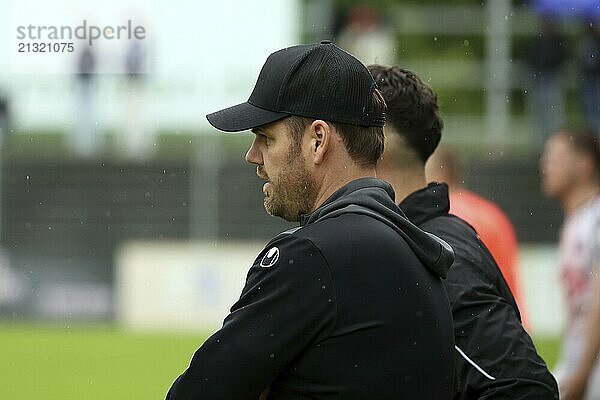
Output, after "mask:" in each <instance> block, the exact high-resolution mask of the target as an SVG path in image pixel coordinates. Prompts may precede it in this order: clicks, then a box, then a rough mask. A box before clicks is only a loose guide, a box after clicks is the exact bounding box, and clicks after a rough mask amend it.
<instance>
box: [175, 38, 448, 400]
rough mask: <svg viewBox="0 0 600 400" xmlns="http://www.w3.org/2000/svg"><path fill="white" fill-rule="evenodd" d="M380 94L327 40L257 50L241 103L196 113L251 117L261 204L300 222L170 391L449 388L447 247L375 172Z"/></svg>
mask: <svg viewBox="0 0 600 400" xmlns="http://www.w3.org/2000/svg"><path fill="white" fill-rule="evenodd" d="M384 111H385V103H384V101H383V99H382V97H381V94H380V92H379V91H378V90H377V89H376V87H375V82H374V81H373V78H372V77H371V75H370V74H369V72H368V70H367V69H366V67H365V66H364V65H363V64H361V63H360V62H359V61H358V60H357V59H355V58H354V57H353V56H351V55H349V54H348V53H346V52H344V51H343V50H341V49H339V48H338V47H336V46H335V45H333V44H331V43H330V42H321V43H320V44H311V45H299V46H293V47H289V48H286V49H283V50H280V51H278V52H275V53H273V54H271V56H269V58H268V59H267V61H266V63H265V65H264V66H263V68H262V71H261V73H260V75H259V77H258V81H257V83H256V86H255V87H254V91H253V92H252V94H251V96H250V98H249V100H248V101H247V102H246V103H243V104H240V105H237V106H234V107H231V108H228V109H225V110H221V111H218V112H216V113H213V114H209V115H208V116H207V118H208V120H209V122H210V123H211V124H212V125H213V126H215V127H216V128H218V129H220V130H223V131H228V132H233V131H242V130H246V129H252V131H253V132H254V134H255V138H254V142H253V144H252V146H251V148H250V150H249V151H248V153H247V155H246V159H247V161H248V162H250V163H252V164H255V165H256V166H257V171H256V172H257V174H258V176H259V177H261V178H263V179H264V180H265V181H266V183H265V184H264V186H263V192H264V195H265V199H264V205H265V208H266V210H267V212H269V213H270V214H272V215H276V216H280V217H282V218H284V219H286V220H290V221H299V222H300V226H299V227H298V228H295V229H292V230H290V231H287V232H284V233H282V234H280V235H278V236H276V237H275V238H274V239H272V240H271V241H270V242H269V243H268V244H267V245H266V247H265V248H264V250H263V251H262V252H260V253H259V255H258V257H257V258H256V260H255V261H254V264H253V265H252V267H251V268H250V271H249V273H248V277H247V280H246V285H245V287H244V289H243V291H242V294H241V297H240V299H239V301H238V302H236V303H235V304H234V305H233V307H232V308H231V313H230V314H229V315H228V316H227V317H226V318H225V321H224V324H223V327H222V328H221V329H220V330H219V331H217V332H216V333H215V334H214V335H212V336H211V337H210V338H208V339H207V340H206V342H205V343H204V344H203V345H202V346H201V347H200V348H199V349H198V350H197V351H196V353H195V354H194V357H193V358H192V360H191V362H190V366H189V367H188V369H187V370H186V371H185V372H184V373H183V374H182V375H181V376H180V377H179V378H178V379H177V380H176V381H175V383H174V384H173V386H172V387H171V389H170V391H169V394H168V395H167V398H169V399H173V400H175V399H177V400H179V399H210V400H216V399H224V400H225V399H226V400H240V399H252V400H256V399H257V398H258V397H259V395H261V393H262V398H268V399H334V398H335V399H346V400H351V399H378V400H387V399H390V400H391V399H394V400H395V399H400V398H406V399H423V400H428V399H431V400H433V399H436V400H437V399H449V398H450V397H451V389H452V379H453V375H454V354H453V350H454V349H453V345H454V344H453V335H452V322H451V315H450V308H449V304H448V299H447V296H446V293H445V291H444V288H443V285H442V282H441V279H440V277H441V276H445V274H446V272H447V269H448V267H449V265H450V264H451V262H452V250H451V249H450V248H449V247H448V246H447V244H446V243H445V242H443V241H441V240H439V239H437V238H436V237H434V236H432V235H430V234H428V233H425V232H424V231H421V230H420V229H418V228H417V227H416V226H414V225H412V224H411V223H410V222H408V220H407V219H405V217H404V216H403V214H402V212H401V211H400V209H399V208H398V207H397V206H396V204H395V203H394V192H393V190H392V188H391V186H390V185H388V184H387V183H385V182H383V181H380V180H378V179H375V165H376V162H377V160H378V159H379V157H380V156H381V153H382V151H383V144H384V137H383V125H384V122H385V115H384Z"/></svg>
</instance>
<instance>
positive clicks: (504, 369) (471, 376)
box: [369, 65, 558, 400]
mask: <svg viewBox="0 0 600 400" xmlns="http://www.w3.org/2000/svg"><path fill="white" fill-rule="evenodd" d="M369 69H370V71H371V73H372V74H373V77H374V78H375V81H376V82H377V85H378V87H379V89H380V90H381V92H382V94H383V97H384V99H385V101H386V103H387V105H388V111H387V121H386V125H385V128H384V130H385V136H386V137H385V149H384V153H383V157H381V159H380V161H379V163H378V165H377V175H378V176H380V177H381V178H382V179H385V180H387V181H388V182H390V183H391V184H392V186H393V187H394V191H395V192H396V201H397V202H400V208H401V209H402V210H403V211H404V212H405V213H406V216H407V217H408V218H409V219H410V220H411V221H412V222H413V223H415V224H416V225H417V226H419V227H420V228H422V229H424V230H426V231H428V232H431V233H433V234H435V235H437V236H439V237H440V238H442V239H443V240H445V241H447V242H448V243H449V244H450V245H451V246H452V248H453V249H454V263H453V265H452V268H451V269H450V271H449V272H448V276H447V278H446V280H445V281H444V286H445V287H446V290H447V291H448V297H449V299H450V304H451V305H452V317H453V319H454V336H455V343H456V351H457V353H456V368H457V376H456V377H455V394H454V396H453V397H452V398H453V399H455V400H459V399H484V398H485V399H487V398H496V399H499V398H503V399H513V400H516V399H522V400H532V399H539V400H542V399H544V400H546V399H553V398H555V399H557V398H558V388H557V386H556V381H555V380H554V378H553V377H552V375H551V374H550V372H549V371H548V368H547V367H546V365H545V364H544V362H543V360H542V359H541V358H540V356H539V355H538V354H537V352H536V349H535V346H534V344H533V342H532V341H531V338H530V337H529V335H527V333H526V332H525V330H524V329H523V326H522V325H521V322H520V320H519V311H518V307H517V305H516V304H515V301H514V299H513V296H512V295H511V293H510V290H509V288H508V286H507V285H506V282H505V281H504V280H503V279H502V274H501V272H500V270H499V268H498V266H497V265H496V263H495V262H494V259H493V258H492V257H491V256H490V253H489V252H488V251H487V249H485V246H484V245H483V244H482V243H481V240H480V238H479V237H478V236H477V234H476V232H475V231H474V230H473V229H472V228H471V227H470V226H469V225H468V224H467V223H466V222H465V221H463V220H461V219H460V218H457V217H456V216H454V215H450V214H449V213H448V212H449V210H450V204H449V198H448V187H447V186H446V185H445V184H443V183H430V184H429V185H426V179H425V162H426V161H427V159H428V158H429V157H430V156H431V154H432V153H433V151H434V150H435V148H436V147H437V145H438V143H439V141H440V138H441V133H442V128H443V121H442V119H441V116H440V114H439V110H438V105H437V96H436V94H435V93H434V92H433V90H432V89H431V88H430V87H429V86H428V85H427V84H425V83H424V82H423V81H422V80H421V79H419V77H417V76H416V75H415V74H414V73H412V72H411V71H408V70H405V69H402V68H399V67H382V66H379V65H371V66H370V67H369ZM513 237H514V233H513Z"/></svg>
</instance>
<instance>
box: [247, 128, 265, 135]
mask: <svg viewBox="0 0 600 400" xmlns="http://www.w3.org/2000/svg"><path fill="white" fill-rule="evenodd" d="M250 131H252V133H254V134H255V135H259V134H261V135H264V134H265V133H266V132H265V131H264V129H262V128H261V127H258V128H252V129H250Z"/></svg>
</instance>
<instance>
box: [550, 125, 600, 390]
mask: <svg viewBox="0 0 600 400" xmlns="http://www.w3.org/2000/svg"><path fill="white" fill-rule="evenodd" d="M540 169H541V178H542V190H543V191H544V193H545V194H546V195H547V196H548V197H553V198H556V199H557V200H558V201H559V202H560V203H561V206H562V208H563V211H564V214H565V220H564V223H563V227H562V230H561V233H560V243H559V253H560V254H559V263H560V274H561V281H562V284H563V287H564V292H565V295H566V302H567V306H568V310H567V311H568V324H567V328H566V330H565V333H564V338H563V342H562V346H561V347H562V348H561V355H560V359H559V362H558V364H557V367H556V371H555V373H556V377H557V380H558V382H559V388H560V392H561V399H562V400H582V399H585V400H599V399H600V363H598V352H599V349H600V276H599V273H600V184H599V176H600V173H599V169H600V148H599V146H598V139H597V138H596V137H595V136H594V135H592V134H591V133H584V132H577V131H575V130H573V129H562V130H559V131H558V132H556V133H554V135H553V136H551V138H550V139H549V140H548V141H547V142H546V145H545V149H544V153H543V155H542V158H541V161H540Z"/></svg>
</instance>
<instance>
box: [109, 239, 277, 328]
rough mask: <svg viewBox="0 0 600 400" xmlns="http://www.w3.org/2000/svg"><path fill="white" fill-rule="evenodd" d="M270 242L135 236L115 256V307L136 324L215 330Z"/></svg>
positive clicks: (122, 318)
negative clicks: (136, 239)
mask: <svg viewBox="0 0 600 400" xmlns="http://www.w3.org/2000/svg"><path fill="white" fill-rule="evenodd" d="M265 244H266V243H239V242H236V243H215V242H164V241H157V242H130V243H127V244H126V245H124V246H123V247H121V249H120V250H119V251H118V253H117V259H116V282H115V290H116V299H117V300H116V313H117V320H118V321H119V323H120V324H121V325H122V326H124V327H126V328H132V329H159V330H163V329H169V330H177V329H183V330H199V331H208V332H210V331H214V330H215V329H217V328H219V327H220V326H221V324H222V322H223V319H224V317H225V316H226V315H227V314H228V312H229V308H230V307H231V306H232V305H233V303H235V301H237V299H238V298H239V295H240V293H241V291H242V288H243V286H244V282H245V280H246V275H247V273H248V270H249V269H250V266H251V265H252V263H253V262H254V259H255V258H256V256H257V255H258V253H259V252H260V251H261V250H262V248H263V246H264V245H265Z"/></svg>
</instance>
